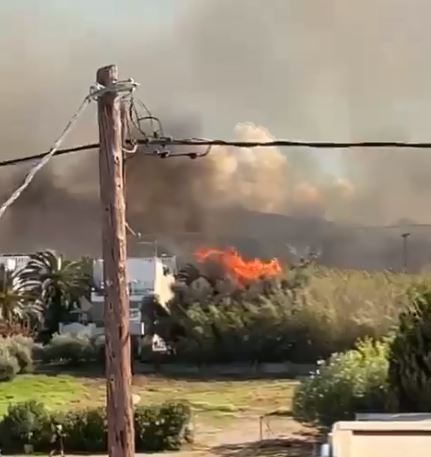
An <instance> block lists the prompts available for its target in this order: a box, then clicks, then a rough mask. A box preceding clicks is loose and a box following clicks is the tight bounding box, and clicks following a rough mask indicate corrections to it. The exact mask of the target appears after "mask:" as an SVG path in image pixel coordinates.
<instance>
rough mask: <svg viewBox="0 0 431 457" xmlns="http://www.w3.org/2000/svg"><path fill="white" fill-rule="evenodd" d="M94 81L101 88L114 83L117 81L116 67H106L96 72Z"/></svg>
mask: <svg viewBox="0 0 431 457" xmlns="http://www.w3.org/2000/svg"><path fill="white" fill-rule="evenodd" d="M96 81H97V82H98V83H99V84H102V85H103V86H109V85H110V84H112V83H113V82H115V81H118V67H117V65H107V66H106V67H102V68H99V69H98V70H97V75H96Z"/></svg>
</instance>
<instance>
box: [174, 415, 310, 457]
mask: <svg viewBox="0 0 431 457" xmlns="http://www.w3.org/2000/svg"><path fill="white" fill-rule="evenodd" d="M196 433H197V436H196V443H195V445H194V446H193V448H192V449H187V450H184V451H182V452H180V453H169V454H167V455H172V456H174V455H175V456H176V457H186V456H198V457H214V456H220V457H260V456H265V457H311V455H312V454H313V449H314V442H315V436H314V434H313V433H312V432H311V431H310V430H306V429H304V428H303V427H302V426H301V425H299V424H298V423H296V422H295V421H293V420H292V419H290V418H285V417H282V418H278V417H277V418H271V420H270V421H269V423H268V424H267V423H264V424H263V425H262V438H263V439H262V440H261V439H260V437H261V430H260V422H259V417H250V416H243V417H236V418H235V419H233V420H230V421H229V422H228V423H226V426H223V424H220V426H219V427H217V428H214V427H208V426H205V425H203V424H199V423H198V424H197V429H196Z"/></svg>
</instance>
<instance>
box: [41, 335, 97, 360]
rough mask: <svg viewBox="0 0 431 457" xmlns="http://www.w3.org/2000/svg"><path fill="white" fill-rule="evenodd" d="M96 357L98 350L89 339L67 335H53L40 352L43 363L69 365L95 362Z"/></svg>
mask: <svg viewBox="0 0 431 457" xmlns="http://www.w3.org/2000/svg"><path fill="white" fill-rule="evenodd" d="M98 355H99V354H98V349H97V348H96V346H95V344H94V342H93V340H92V339H91V338H89V337H88V336H85V335H72V334H68V333H65V334H61V335H58V334H56V335H54V336H53V337H52V339H51V341H50V342H49V343H48V344H47V345H46V346H44V347H43V351H42V358H43V361H44V362H50V363H59V362H62V363H67V364H70V365H78V364H81V363H86V362H92V361H95V360H97V359H98Z"/></svg>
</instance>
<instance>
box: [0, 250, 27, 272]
mask: <svg viewBox="0 0 431 457" xmlns="http://www.w3.org/2000/svg"><path fill="white" fill-rule="evenodd" d="M29 260H30V256H28V255H23V254H2V255H0V265H4V267H5V268H6V270H8V271H15V270H20V269H21V268H24V267H25V266H26V265H27V263H28V261H29Z"/></svg>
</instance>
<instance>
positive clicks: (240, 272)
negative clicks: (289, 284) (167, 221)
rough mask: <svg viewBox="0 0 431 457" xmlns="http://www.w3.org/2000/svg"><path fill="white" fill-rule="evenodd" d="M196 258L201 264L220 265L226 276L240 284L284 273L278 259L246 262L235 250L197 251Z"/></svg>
mask: <svg viewBox="0 0 431 457" xmlns="http://www.w3.org/2000/svg"><path fill="white" fill-rule="evenodd" d="M194 256H195V258H196V260H197V261H198V262H199V263H201V264H203V263H206V262H212V263H215V264H217V265H219V266H220V267H221V268H223V271H224V272H225V273H226V275H227V276H229V277H230V278H231V279H233V280H234V281H235V282H237V283H238V284H246V283H250V282H253V281H257V280H259V279H260V278H262V277H273V276H277V275H279V274H280V273H281V271H282V269H281V265H280V262H279V261H278V260H277V259H272V260H270V261H268V262H265V261H262V260H259V259H254V260H245V259H243V258H242V257H241V256H240V255H239V253H238V252H237V251H236V250H235V249H233V248H229V249H226V250H220V249H212V248H201V249H198V250H197V251H195V253H194Z"/></svg>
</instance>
